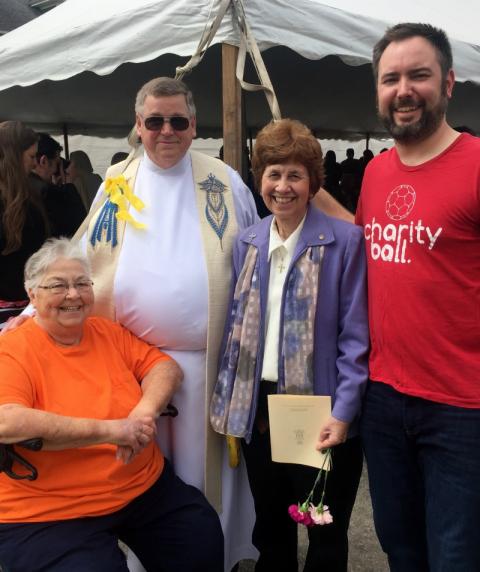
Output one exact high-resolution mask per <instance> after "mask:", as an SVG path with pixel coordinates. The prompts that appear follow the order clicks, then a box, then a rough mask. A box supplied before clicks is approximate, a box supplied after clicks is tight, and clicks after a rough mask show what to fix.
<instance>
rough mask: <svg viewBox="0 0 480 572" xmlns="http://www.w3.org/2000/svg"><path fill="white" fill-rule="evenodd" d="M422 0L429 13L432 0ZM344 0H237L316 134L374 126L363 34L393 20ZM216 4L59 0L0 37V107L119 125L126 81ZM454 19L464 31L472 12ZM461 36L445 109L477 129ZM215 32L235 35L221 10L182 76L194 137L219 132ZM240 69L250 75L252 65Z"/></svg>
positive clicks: (474, 93)
mask: <svg viewBox="0 0 480 572" xmlns="http://www.w3.org/2000/svg"><path fill="white" fill-rule="evenodd" d="M463 1H465V2H469V1H470V0H463ZM417 3H418V0H417V1H416V2H415V3H414V2H410V1H406V0H405V1H404V2H403V3H402V6H403V8H404V10H405V13H406V14H408V16H409V17H408V18H404V20H405V19H412V15H414V14H415V5H416V4H417ZM426 3H427V2H426V1H424V2H423V4H426ZM428 3H429V4H430V6H431V10H432V16H433V15H434V14H435V10H436V8H435V6H437V4H438V5H440V6H441V5H442V3H443V0H436V1H432V0H429V2H428ZM460 3H461V1H460ZM345 4H348V0H338V2H337V1H335V0H331V1H328V0H327V1H326V2H319V1H318V0H295V2H293V1H291V0H244V6H245V12H246V15H247V19H248V22H249V25H250V27H251V29H252V32H253V34H254V36H255V38H256V40H257V42H258V44H259V47H260V49H261V50H262V51H263V55H264V58H265V61H266V64H267V69H268V71H269V73H270V74H271V77H272V82H273V85H274V87H275V90H276V91H277V95H278V98H279V102H280V107H281V111H282V114H283V116H291V117H297V118H299V119H301V120H303V121H305V122H306V123H308V124H309V125H310V126H311V127H312V128H314V129H315V130H317V131H318V133H319V135H322V136H328V137H334V136H339V135H344V136H345V135H348V136H351V137H358V136H364V135H365V133H370V134H372V135H381V134H382V133H383V131H382V128H381V127H380V126H379V125H378V123H377V120H376V116H375V108H374V89H373V85H372V79H371V70H370V66H369V62H370V60H371V50H372V47H373V45H374V43H375V42H376V41H377V40H378V39H379V38H380V37H381V35H382V34H383V32H384V30H385V29H386V27H388V25H390V24H391V23H392V22H391V20H389V19H387V15H385V18H384V19H383V20H382V19H378V18H377V19H375V18H373V17H372V16H371V14H367V15H362V14H358V13H357V12H360V11H361V10H362V7H361V6H360V5H358V6H357V4H356V3H355V4H353V3H351V4H352V5H353V6H354V8H349V9H348V10H347V9H345V8H342V7H341V6H342V5H345ZM365 4H368V3H365ZM387 4H389V3H387ZM215 6H216V1H215V0H214V1H213V2H212V1H210V0H197V1H196V2H192V1H191V0H135V2H132V1H131V0H102V1H101V2H99V1H98V0H67V1H66V2H64V3H63V4H61V5H59V6H57V7H56V8H55V9H53V10H51V11H49V12H47V13H46V14H44V15H42V16H40V17H39V18H37V19H36V20H34V21H32V22H29V23H27V24H26V25H24V26H22V27H20V28H18V29H16V30H14V31H12V32H10V33H9V34H6V35H5V36H4V37H2V38H0V118H1V119H7V118H14V117H15V118H18V119H21V120H23V121H25V122H27V123H29V124H31V125H32V126H34V127H36V128H40V127H41V128H43V129H50V130H53V131H54V132H55V131H56V132H58V131H59V129H61V127H60V126H61V125H64V124H65V125H68V130H69V132H70V133H88V134H95V135H104V136H107V135H113V136H119V135H125V134H126V133H127V132H128V130H129V128H130V126H131V125H132V122H133V110H132V107H133V99H134V96H135V92H136V91H137V89H138V88H139V87H140V85H142V84H143V83H144V82H145V81H147V80H148V79H150V78H152V77H155V76H158V75H171V76H172V75H174V74H175V67H176V66H177V65H182V64H184V63H185V61H186V58H188V56H190V55H191V54H192V53H193V52H194V51H195V48H196V46H197V43H198V40H199V38H200V37H201V35H202V32H203V30H204V28H205V25H206V23H207V22H208V20H209V17H210V16H211V11H212V10H213V11H214V10H215ZM339 6H340V7H339ZM409 6H410V8H411V10H410V11H409V10H408V7H409ZM454 9H455V7H453V8H452V7H451V8H450V10H454ZM379 13H381V12H379ZM464 20H465V22H464V23H465V26H466V29H468V30H470V29H471V27H472V25H473V22H472V24H470V23H469V20H470V21H471V18H468V16H467V15H465V16H464ZM432 23H435V22H433V20H432ZM467 23H468V26H467ZM459 29H460V28H459ZM447 31H448V28H447ZM465 37H467V35H465V36H464V35H462V33H461V29H460V31H459V32H458V34H457V36H456V37H452V38H451V40H452V46H453V50H454V59H455V72H456V77H457V80H458V81H459V82H468V83H463V84H462V83H459V84H458V85H459V89H458V90H457V91H458V93H459V94H460V95H462V99H461V101H459V102H458V103H457V99H460V98H459V97H458V98H457V94H456V95H455V98H454V102H453V105H452V107H451V110H450V114H451V117H450V115H449V119H450V121H451V122H452V123H456V124H458V123H469V124H470V125H471V126H472V127H473V128H475V129H477V130H479V131H480V119H479V118H478V117H477V116H476V113H475V111H476V107H477V104H476V102H478V101H479V95H480V48H479V46H477V45H474V44H472V43H468V42H467V41H464V40H465ZM457 38H458V39H457ZM222 42H227V43H231V44H234V45H238V43H239V36H238V30H236V28H235V25H234V24H233V19H232V17H231V14H229V13H227V15H226V17H225V18H224V21H223V22H222V24H221V26H220V29H219V31H218V33H217V35H216V37H215V39H214V41H213V43H214V44H216V45H215V46H213V47H212V48H210V49H209V50H208V51H207V55H206V56H205V58H204V60H203V61H202V62H201V63H200V64H199V66H198V67H197V68H196V69H195V70H194V71H193V72H192V74H191V75H189V76H187V77H186V78H185V80H186V82H187V83H188V84H189V86H190V87H191V88H192V90H193V91H194V94H195V98H196V101H197V106H198V108H199V118H198V120H199V121H198V124H199V125H198V131H199V135H200V136H203V137H207V136H218V135H219V134H220V133H221V125H222V116H221V54H220V46H219V45H220V44H221V43H222ZM250 75H251V79H252V81H255V77H254V76H253V70H250ZM246 79H247V80H248V73H247V78H246ZM245 102H246V117H247V124H248V126H249V127H250V128H251V129H252V130H253V131H254V130H256V129H258V128H259V127H261V126H262V125H264V124H265V122H266V121H268V119H269V113H268V108H267V106H266V103H265V98H264V96H263V95H262V94H246V96H245Z"/></svg>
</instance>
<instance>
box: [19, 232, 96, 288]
mask: <svg viewBox="0 0 480 572" xmlns="http://www.w3.org/2000/svg"><path fill="white" fill-rule="evenodd" d="M59 258H68V259H70V260H77V261H78V262H80V264H82V265H83V267H84V268H85V271H86V273H87V274H90V263H89V262H88V259H87V257H86V256H85V254H84V253H83V251H82V249H81V248H80V246H79V244H78V243H77V242H72V241H71V240H69V239H68V238H49V239H48V240H47V241H45V242H44V244H43V246H42V247H41V248H40V249H39V250H37V252H35V253H34V254H32V256H30V258H29V259H28V260H27V263H26V264H25V272H24V276H25V290H27V292H28V290H33V289H34V288H36V287H37V286H38V285H39V283H40V281H41V279H42V278H43V276H44V275H45V273H46V272H47V270H48V267H49V266H51V265H52V264H54V263H55V262H56V261H57V260H58V259H59Z"/></svg>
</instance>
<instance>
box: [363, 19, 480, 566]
mask: <svg viewBox="0 0 480 572" xmlns="http://www.w3.org/2000/svg"><path fill="white" fill-rule="evenodd" d="M452 66H453V61H452V50H451V46H450V43H449V41H448V38H447V36H446V34H445V32H443V31H442V30H439V29H437V28H435V27H433V26H431V25H429V24H416V23H404V24H398V25H396V26H393V27H392V28H390V29H388V30H387V31H386V32H385V34H384V36H383V37H382V38H381V39H380V40H379V42H378V43H377V44H376V46H375V47H374V50H373V71H374V77H375V81H376V86H377V106H378V114H379V117H380V119H381V121H382V123H383V124H384V125H385V127H386V128H387V129H388V131H389V132H390V134H391V136H392V137H393V139H394V142H395V145H394V147H393V148H392V149H390V150H389V151H386V152H385V153H382V154H380V155H378V156H377V157H375V158H374V159H372V161H370V163H369V164H368V166H367V168H366V170H365V175H364V179H363V187H362V192H361V196H360V201H359V207H358V211H357V222H358V223H359V224H361V225H362V226H363V228H364V235H365V240H366V252H367V261H368V288H369V296H368V300H369V318H370V332H371V342H372V350H371V353H370V378H371V383H370V384H369V387H368V389H367V393H366V399H365V402H364V407H363V414H362V424H361V433H362V440H363V444H364V448H365V454H366V459H367V466H368V474H369V483H370V493H371V497H372V503H373V514H374V521H375V528H376V531H377V534H378V537H379V539H380V543H381V546H382V548H383V550H384V552H386V554H387V555H388V561H389V565H390V570H392V572H426V571H427V570H428V571H430V572H443V571H445V572H446V571H448V572H450V571H452V572H453V571H455V572H473V571H474V570H479V565H480V564H479V563H480V542H479V534H478V517H479V515H480V487H479V483H480V450H479V446H478V444H479V442H480V383H479V372H480V319H479V318H480V312H479V310H480V256H479V253H480V139H478V138H476V137H473V136H472V135H470V134H468V133H459V132H458V131H456V130H454V129H452V128H451V127H450V125H449V124H448V123H447V120H446V111H447V107H448V100H449V99H450V98H451V97H452V94H453V90H454V84H455V74H454V71H453V69H452Z"/></svg>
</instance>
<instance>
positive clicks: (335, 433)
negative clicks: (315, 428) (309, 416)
mask: <svg viewBox="0 0 480 572" xmlns="http://www.w3.org/2000/svg"><path fill="white" fill-rule="evenodd" d="M348 426H349V423H347V422H345V421H340V420H339V419H335V417H333V416H331V417H330V418H329V419H328V421H327V422H326V423H325V425H323V427H322V428H321V429H320V435H319V437H318V443H317V449H318V450H319V451H320V450H322V449H328V448H329V447H334V446H335V445H339V444H340V443H345V441H346V440H347V434H348Z"/></svg>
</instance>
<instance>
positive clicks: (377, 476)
mask: <svg viewBox="0 0 480 572" xmlns="http://www.w3.org/2000/svg"><path fill="white" fill-rule="evenodd" d="M361 432H362V439H363V444H364V448H365V454H366V458H367V466H368V475H369V481H370V491H371V496H372V504H373V511H374V521H375V528H376V531H377V535H378V537H379V540H380V544H381V545H382V548H383V550H384V552H386V553H387V555H388V560H389V564H390V569H391V571H392V572H475V571H477V570H480V532H479V530H480V527H479V521H480V410H478V409H465V408H461V407H452V406H450V405H444V404H441V403H435V402H433V401H428V400H425V399H420V398H417V397H410V396H408V395H404V394H402V393H399V392H398V391H395V390H394V389H393V388H392V387H390V386H388V385H386V384H383V383H378V382H372V383H370V385H369V388H368V390H367V395H366V399H365V404H364V410H363V416H362V424H361Z"/></svg>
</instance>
